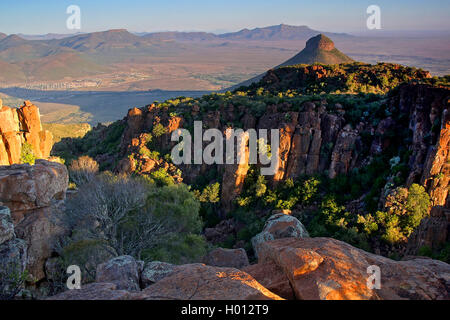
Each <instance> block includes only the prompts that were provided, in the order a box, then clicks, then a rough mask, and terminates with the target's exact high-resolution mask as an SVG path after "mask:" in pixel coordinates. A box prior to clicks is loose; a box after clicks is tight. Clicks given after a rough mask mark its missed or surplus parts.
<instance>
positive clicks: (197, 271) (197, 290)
mask: <svg viewBox="0 0 450 320" xmlns="http://www.w3.org/2000/svg"><path fill="white" fill-rule="evenodd" d="M134 298H135V299H144V300H281V298H280V297H279V296H277V295H276V294H274V293H272V292H270V291H269V290H267V289H266V288H264V287H263V286H262V285H261V284H259V283H258V282H257V281H256V280H255V279H254V278H253V277H252V276H250V275H249V274H247V273H245V272H242V271H240V270H238V269H234V268H219V267H212V266H206V265H204V264H188V265H182V266H179V267H177V268H176V270H175V271H174V273H173V274H172V275H170V276H168V277H165V278H164V279H162V280H160V281H158V282H157V283H155V284H154V285H151V286H150V287H148V288H146V289H144V290H143V291H142V292H140V293H137V294H136V295H135V297H134Z"/></svg>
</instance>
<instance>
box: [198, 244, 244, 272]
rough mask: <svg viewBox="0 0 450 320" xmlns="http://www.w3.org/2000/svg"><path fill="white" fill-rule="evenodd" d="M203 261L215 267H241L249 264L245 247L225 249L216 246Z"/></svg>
mask: <svg viewBox="0 0 450 320" xmlns="http://www.w3.org/2000/svg"><path fill="white" fill-rule="evenodd" d="M203 263H205V264H207V265H209V266H214V267H228V268H236V269H241V268H242V267H245V266H248V265H249V262H248V257H247V253H246V252H245V250H244V249H242V248H241V249H224V248H216V249H214V250H212V251H211V252H209V253H208V254H207V255H206V256H205V257H204V258H203Z"/></svg>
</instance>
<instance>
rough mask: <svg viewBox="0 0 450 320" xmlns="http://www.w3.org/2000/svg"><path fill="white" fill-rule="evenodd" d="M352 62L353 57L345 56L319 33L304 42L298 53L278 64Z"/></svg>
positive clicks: (328, 39)
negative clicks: (304, 45) (304, 44)
mask: <svg viewBox="0 0 450 320" xmlns="http://www.w3.org/2000/svg"><path fill="white" fill-rule="evenodd" d="M346 62H353V59H352V58H350V57H348V56H346V55H345V54H343V53H342V52H340V51H339V50H338V49H336V48H335V46H334V42H333V41H331V39H330V38H328V37H327V36H325V35H323V34H319V35H318V36H315V37H313V38H311V39H309V40H308V41H307V42H306V47H305V49H303V50H302V51H301V52H300V53H299V54H297V55H296V56H294V57H293V58H291V59H289V60H288V61H286V62H284V63H282V64H281V65H280V66H278V67H281V66H290V65H295V64H313V63H322V64H339V63H346Z"/></svg>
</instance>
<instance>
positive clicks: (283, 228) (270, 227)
mask: <svg viewBox="0 0 450 320" xmlns="http://www.w3.org/2000/svg"><path fill="white" fill-rule="evenodd" d="M304 237H309V234H308V231H306V229H305V227H304V226H303V224H302V223H301V222H300V221H299V220H298V219H297V218H295V217H292V216H290V215H289V214H286V213H284V212H280V213H276V214H274V215H272V216H271V217H270V218H269V219H268V220H267V221H266V224H265V225H264V229H263V231H262V232H261V233H259V234H257V235H256V236H254V237H253V238H252V245H253V250H254V251H255V255H256V256H257V257H258V255H259V250H260V246H261V244H263V243H264V242H266V241H271V240H275V239H281V238H304Z"/></svg>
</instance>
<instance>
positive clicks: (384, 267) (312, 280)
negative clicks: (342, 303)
mask: <svg viewBox="0 0 450 320" xmlns="http://www.w3.org/2000/svg"><path fill="white" fill-rule="evenodd" d="M258 261H259V263H267V262H273V263H275V264H276V265H277V266H278V267H280V268H281V269H282V270H283V272H284V273H285V275H286V276H287V278H288V279H289V281H290V283H291V285H292V288H293V290H294V292H295V296H296V298H297V299H305V300H367V299H377V300H378V299H387V300H391V299H413V300H416V299H426V300H428V299H448V298H449V292H448V285H449V284H450V282H449V281H450V265H448V264H446V263H444V262H441V261H435V260H424V259H414V260H410V261H394V260H391V259H388V258H385V257H381V256H377V255H374V254H371V253H368V252H365V251H363V250H360V249H356V248H354V247H352V246H351V245H349V244H347V243H345V242H342V241H338V240H334V239H329V238H303V239H294V238H287V239H279V240H274V241H269V242H264V243H263V244H262V245H261V248H260V251H259V260H258ZM373 265H375V266H378V267H379V268H380V270H381V289H379V290H377V289H374V290H371V289H369V288H368V286H367V279H368V277H369V274H368V272H367V268H368V267H369V266H373Z"/></svg>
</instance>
